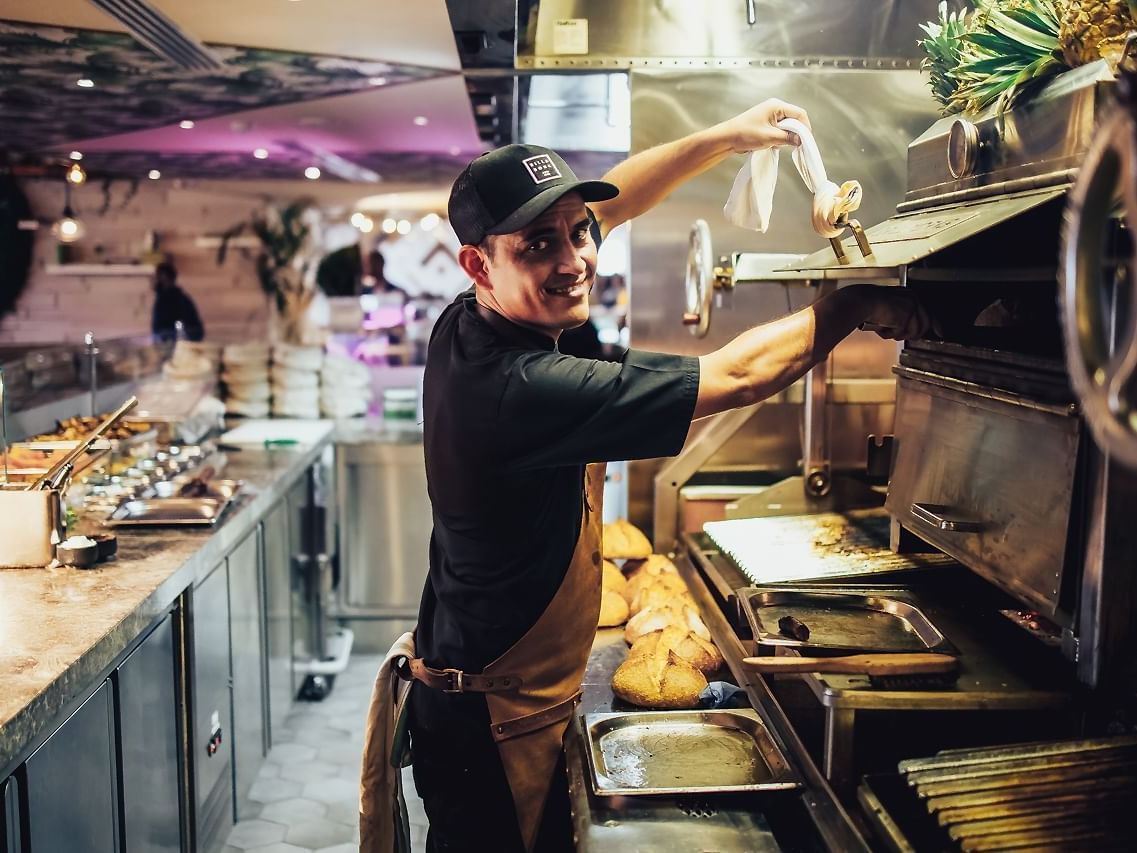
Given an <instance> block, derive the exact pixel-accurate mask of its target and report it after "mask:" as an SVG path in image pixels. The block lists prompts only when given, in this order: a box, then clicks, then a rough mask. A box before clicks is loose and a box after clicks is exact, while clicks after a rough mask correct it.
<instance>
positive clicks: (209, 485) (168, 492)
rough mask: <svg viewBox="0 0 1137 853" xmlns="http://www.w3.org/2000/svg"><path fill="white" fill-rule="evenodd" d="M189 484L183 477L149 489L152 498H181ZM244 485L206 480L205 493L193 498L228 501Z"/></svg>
mask: <svg viewBox="0 0 1137 853" xmlns="http://www.w3.org/2000/svg"><path fill="white" fill-rule="evenodd" d="M189 482H191V481H190V480H187V479H186V478H184V477H179V478H177V479H174V480H166V481H164V482H161V483H155V484H154V485H153V487H152V489H151V491H152V492H153V496H154V497H158V498H177V497H181V490H182V489H183V488H184V487H185V486H186V484H187V483H189ZM242 485H244V484H243V483H242V482H241V481H240V480H208V481H207V482H206V483H205V493H204V494H201V495H196V496H195V497H202V498H213V499H214V500H219V501H230V500H232V499H233V498H235V497H236V496H237V493H238V492H239V491H241V486H242Z"/></svg>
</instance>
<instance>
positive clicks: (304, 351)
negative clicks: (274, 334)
mask: <svg viewBox="0 0 1137 853" xmlns="http://www.w3.org/2000/svg"><path fill="white" fill-rule="evenodd" d="M323 366H324V350H323V348H322V347H301V346H292V345H290V344H277V345H276V346H274V347H273V348H272V414H273V417H276V418H308V419H312V420H315V419H317V418H319V417H320V370H321V368H322V367H323Z"/></svg>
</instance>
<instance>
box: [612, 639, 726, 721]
mask: <svg viewBox="0 0 1137 853" xmlns="http://www.w3.org/2000/svg"><path fill="white" fill-rule="evenodd" d="M706 686H707V679H706V678H704V677H703V674H702V673H701V672H699V670H697V669H696V668H695V667H693V666H692V665H691V664H689V663H687V661H685V660H683V658H681V657H679V656H678V655H677V654H675V652H673V651H667V652H666V653H657V654H650V655H649V654H643V655H636V656H634V657H629V658H628V659H627V660H625V661H624V662H623V663H622V664H620V666H619V667H618V668H617V669H616V671H615V672H614V673H613V674H612V692H613V693H615V694H616V696H618V697H619V698H621V699H623V700H624V701H625V702H630V703H631V704H633V705H637V706H639V707H641V708H665V709H672V708H693V707H695V706H696V705H697V704H698V702H699V694H700V693H701V692H702V691H703V689H704V688H706Z"/></svg>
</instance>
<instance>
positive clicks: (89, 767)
mask: <svg viewBox="0 0 1137 853" xmlns="http://www.w3.org/2000/svg"><path fill="white" fill-rule="evenodd" d="M112 706H113V702H112V696H111V688H110V684H109V683H108V682H105V681H104V682H103V683H102V685H101V686H100V687H99V689H98V690H96V691H95V693H94V695H92V696H91V697H90V698H89V699H87V701H86V702H84V703H83V704H82V705H81V706H80V707H79V709H78V710H77V711H75V713H73V714H72V715H71V716H70V717H68V718H67V720H66V721H65V722H64V723H63V725H62V726H60V727H59V729H58V730H57V731H56V732H55V733H54V734H53V735H52V736H51V737H49V738H48V739H47V741H46V742H45V743H44V744H43V745H42V746H41V747H40V748H39V749H37V750H36V751H35V752H34V753H32V755H31V757H30V758H29V759H28V760H27V762H26V763H25V765H24V766H25V774H26V775H25V778H26V780H27V804H28V815H27V817H28V838H26V839H25V840H24V848H25V851H26V853H60V851H65V850H66V851H70V850H78V849H82V850H83V851H84V853H117V850H118V843H119V838H118V803H117V790H118V784H117V778H116V776H117V774H116V750H115V740H114V728H113V707H112Z"/></svg>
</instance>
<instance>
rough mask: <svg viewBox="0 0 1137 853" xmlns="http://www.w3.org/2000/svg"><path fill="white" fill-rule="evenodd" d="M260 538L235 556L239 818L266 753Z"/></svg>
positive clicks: (232, 598) (232, 600) (232, 612)
mask: <svg viewBox="0 0 1137 853" xmlns="http://www.w3.org/2000/svg"><path fill="white" fill-rule="evenodd" d="M262 587H263V584H262V583H261V559H260V537H259V536H258V535H257V534H256V532H254V533H253V534H252V535H251V536H248V537H246V538H245V540H244V541H243V542H242V543H241V544H240V545H238V546H237V547H236V549H234V551H233V553H231V554H230V555H229V618H230V623H229V624H230V631H231V635H232V643H233V769H234V777H233V778H234V785H233V788H234V802H235V803H236V804H237V819H238V820H240V819H241V818H242V817H243V816H244V815H243V814H242V811H243V810H244V806H245V798H246V796H248V793H249V788H251V787H252V785H253V781H254V780H255V779H256V777H257V771H258V770H259V769H260V766H261V762H262V761H263V760H264V755H265V672H264V665H265V655H264V631H263V615H264V609H263V608H262V607H261V596H262Z"/></svg>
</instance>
